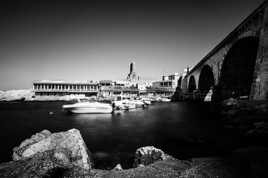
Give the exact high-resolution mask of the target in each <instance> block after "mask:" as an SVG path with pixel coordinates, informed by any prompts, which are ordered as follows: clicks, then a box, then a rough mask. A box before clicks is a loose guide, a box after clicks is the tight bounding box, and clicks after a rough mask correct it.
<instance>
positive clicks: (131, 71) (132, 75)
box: [127, 62, 139, 82]
mask: <svg viewBox="0 0 268 178" xmlns="http://www.w3.org/2000/svg"><path fill="white" fill-rule="evenodd" d="M127 80H128V81H131V82H133V81H137V80H139V77H138V76H137V75H136V72H135V63H134V62H131V63H130V64H129V74H128V75H127Z"/></svg>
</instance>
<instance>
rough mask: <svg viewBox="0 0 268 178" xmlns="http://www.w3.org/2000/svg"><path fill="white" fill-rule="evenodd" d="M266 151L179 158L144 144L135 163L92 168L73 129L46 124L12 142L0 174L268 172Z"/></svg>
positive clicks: (230, 175) (191, 177)
mask: <svg viewBox="0 0 268 178" xmlns="http://www.w3.org/2000/svg"><path fill="white" fill-rule="evenodd" d="M248 155H250V157H249V156H248ZM253 155H255V156H253ZM256 155H259V156H256ZM267 157H268V150H267V149H265V148H264V149H262V150H260V149H258V148H254V149H240V150H236V152H234V154H233V155H231V156H230V157H228V158H224V159H223V158H198V159H197V158H196V159H191V160H178V159H175V158H173V157H172V156H170V155H168V154H166V153H164V152H163V151H162V150H160V149H157V148H155V147H153V146H147V147H142V148H139V149H137V150H136V152H135V160H134V165H133V168H131V169H126V170H124V169H123V168H122V166H121V165H120V164H118V165H117V166H116V167H115V168H114V169H112V170H99V169H94V168H93V162H92V160H91V153H90V152H89V151H88V149H87V147H86V145H85V143H84V141H83V138H82V136H81V134H80V132H79V131H78V130H77V129H71V130H68V131H66V132H58V133H50V132H49V131H48V130H44V131H42V132H40V133H37V134H35V135H33V136H32V137H31V138H29V139H26V140H24V141H23V142H22V143H21V144H20V145H19V146H18V147H15V148H14V152H13V161H11V162H7V163H2V164H0V177H1V178H5V177H25V178H29V177H36V178H38V177H40V178H41V177H65V178H71V177H87V178H91V177H92V178H104V177H105V178H107V177H108V178H109V177H111V178H112V177H113V178H117V177H118V178H130V177H131V178H135V177H136V178H142V177H144V178H145V177H146V178H150V177H152V178H153V177H163V178H167V177H180V178H197V177H198V178H203V177H213V178H214V177H218V178H237V177H241V178H242V177H243V178H245V177H267V176H268V175H267V173H266V169H265V167H263V166H265V164H264V163H267V161H266V160H267V159H265V158H267ZM245 158H246V159H245ZM266 165H267V164H266ZM252 172H253V173H252Z"/></svg>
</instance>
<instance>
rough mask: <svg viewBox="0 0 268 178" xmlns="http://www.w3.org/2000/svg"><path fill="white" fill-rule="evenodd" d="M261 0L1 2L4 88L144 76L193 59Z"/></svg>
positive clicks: (177, 68) (0, 82)
mask: <svg viewBox="0 0 268 178" xmlns="http://www.w3.org/2000/svg"><path fill="white" fill-rule="evenodd" d="M262 2H263V0H224V1H223V0H221V1H218V0H195V1H194V0H176V1H175V0H174V1H171V0H168V1H167V0H162V1H156V0H154V1H153V0H152V1H146V2H145V1H144V0H143V1H139V0H125V1H112V0H110V1H103V0H98V1H97V0H96V1H89V0H87V1H75V0H73V1H70V0H69V1H67V0H62V1H51V2H49V1H48V0H43V1H41V0H35V1H29V0H28V1H27V0H21V1H12V0H11V1H9V2H8V3H4V2H2V1H1V4H0V24H1V27H0V90H7V89H19V88H31V86H32V82H33V81H34V80H44V79H47V80H67V81H77V80H100V79H124V78H126V76H127V73H128V71H129V63H130V62H131V61H135V63H136V66H135V68H136V72H137V73H138V74H139V75H140V76H141V78H143V79H160V78H161V75H162V74H170V73H174V72H182V71H183V69H184V68H185V67H187V66H193V65H195V64H196V63H197V62H198V61H199V60H200V59H201V58H202V57H204V56H205V55H206V54H207V53H208V52H209V51H210V50H211V49H212V48H213V47H215V45H217V44H218V43H219V42H220V41H221V40H223V38H224V37H225V36H226V35H227V34H228V33H230V32H231V31H232V30H233V29H234V28H235V27H236V26H237V25H238V24H239V23H240V22H242V20H243V19H244V18H245V17H246V16H248V15H249V14H250V13H251V12H252V11H253V10H254V9H255V8H256V7H258V5H260V4H261V3H262Z"/></svg>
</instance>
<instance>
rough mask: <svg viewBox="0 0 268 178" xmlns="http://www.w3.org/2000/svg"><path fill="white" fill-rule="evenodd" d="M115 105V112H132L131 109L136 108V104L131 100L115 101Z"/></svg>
mask: <svg viewBox="0 0 268 178" xmlns="http://www.w3.org/2000/svg"><path fill="white" fill-rule="evenodd" d="M113 104H114V107H115V110H130V109H135V108H136V104H135V103H132V102H130V100H120V101H114V102H113Z"/></svg>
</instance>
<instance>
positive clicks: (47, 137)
mask: <svg viewBox="0 0 268 178" xmlns="http://www.w3.org/2000/svg"><path fill="white" fill-rule="evenodd" d="M62 149H64V150H67V151H68V152H69V153H70V154H68V158H67V157H66V158H65V156H64V155H63V154H62V153H57V152H55V156H56V157H58V158H61V159H65V160H67V159H69V160H70V162H71V163H70V164H71V165H73V166H76V167H79V168H81V169H84V170H90V169H91V167H92V162H91V159H90V156H89V155H90V154H89V151H88V149H87V147H86V144H85V142H84V140H83V138H82V136H81V134H80V132H79V130H77V129H71V130H68V131H66V132H58V133H53V134H51V133H50V132H49V131H47V130H43V131H42V132H40V133H37V134H35V135H33V136H32V137H31V138H29V139H26V140H25V141H23V142H22V143H21V144H20V146H18V147H15V148H14V149H13V151H14V152H13V160H14V161H18V160H24V159H27V158H30V157H33V156H34V155H36V154H39V153H42V152H46V151H49V150H53V151H56V150H62Z"/></svg>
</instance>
